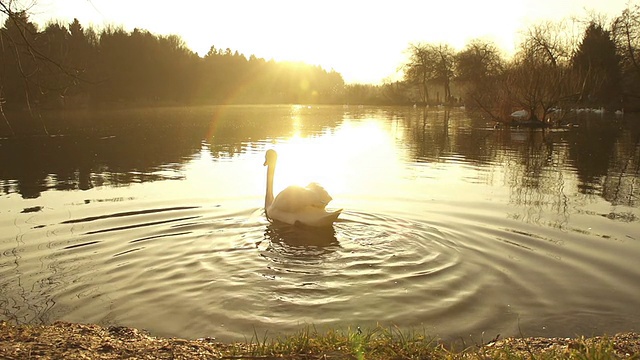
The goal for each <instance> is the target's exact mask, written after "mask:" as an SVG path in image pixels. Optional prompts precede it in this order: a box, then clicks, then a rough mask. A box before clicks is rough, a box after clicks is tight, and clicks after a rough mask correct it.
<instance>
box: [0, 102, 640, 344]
mask: <svg viewBox="0 0 640 360" xmlns="http://www.w3.org/2000/svg"><path fill="white" fill-rule="evenodd" d="M46 119H47V120H46V124H45V125H46V127H47V129H48V131H49V133H50V134H55V135H56V136H30V137H20V138H16V139H9V138H4V139H1V140H0V161H1V164H2V166H1V167H0V233H1V235H0V254H1V256H2V257H1V261H0V289H1V293H0V319H2V320H7V321H10V322H12V323H20V324H25V323H28V324H49V323H52V322H54V321H56V320H65V321H72V322H82V323H97V324H101V325H121V326H130V327H136V328H141V329H146V330H148V331H149V332H150V333H151V334H152V335H157V336H175V337H184V338H199V337H215V338H216V339H219V340H224V341H230V340H243V339H245V338H250V337H251V336H252V335H253V334H254V333H257V334H259V335H262V334H264V333H265V331H268V333H269V334H270V335H275V334H280V333H288V332H293V331H296V330H299V329H301V328H303V327H304V326H306V325H314V326H316V327H318V328H324V327H334V328H342V329H346V328H348V327H350V328H355V327H358V326H359V327H361V328H372V327H375V326H376V324H380V325H382V326H394V325H397V326H398V327H400V328H401V329H407V330H409V329H416V330H420V331H423V330H424V331H425V332H426V333H427V334H430V335H433V336H438V337H440V338H442V339H445V340H446V339H460V338H463V339H466V340H465V341H467V343H473V341H474V340H475V341H476V342H477V343H480V342H481V341H482V339H483V338H484V340H488V339H491V338H494V337H495V336H496V335H498V334H501V336H502V337H506V336H519V335H520V334H522V335H525V336H574V335H587V336H589V335H600V334H613V333H615V332H621V331H639V330H640V328H639V325H640V287H639V286H638V285H639V280H640V266H638V259H640V199H639V196H640V118H638V117H633V116H631V115H625V117H624V118H616V117H615V116H614V115H613V114H610V115H609V114H605V115H600V114H593V113H588V112H581V113H579V114H576V116H575V118H574V119H573V120H572V121H573V124H574V126H572V127H567V128H563V129H554V130H544V131H543V130H527V129H494V128H493V124H492V123H491V122H490V121H488V120H485V119H483V118H482V117H480V116H477V115H473V114H472V113H468V112H467V111H465V110H464V109H459V108H456V109H444V108H430V109H426V110H425V109H421V108H417V109H416V108H413V107H359V106H299V105H298V106H228V107H225V106H219V107H193V108H188V107H185V108H180V107H176V108H156V109H136V110H134V109H129V110H123V109H121V110H118V109H114V110H109V111H106V110H105V111H101V112H88V111H77V112H68V113H60V114H54V115H51V116H50V117H47V118H46ZM70 124H71V125H70ZM267 149H275V150H277V151H278V153H279V160H278V161H279V162H278V168H277V171H276V174H275V190H276V192H278V191H279V190H280V189H283V188H284V187H285V186H287V185H290V184H302V185H306V184H307V183H308V182H310V181H316V182H318V183H320V184H322V185H323V186H324V187H325V188H326V189H327V190H328V191H329V193H330V194H331V195H332V197H333V201H332V202H331V203H330V204H329V207H330V208H336V209H337V208H342V209H344V210H343V213H342V215H341V217H340V221H339V222H338V223H336V224H335V225H334V226H333V228H330V229H323V230H310V229H305V228H300V227H282V226H275V225H273V224H270V223H269V222H268V221H267V219H266V218H265V216H264V213H263V208H262V207H263V204H264V193H265V177H266V168H265V167H263V162H264V153H265V151H266V150H267ZM470 341H471V342H470Z"/></svg>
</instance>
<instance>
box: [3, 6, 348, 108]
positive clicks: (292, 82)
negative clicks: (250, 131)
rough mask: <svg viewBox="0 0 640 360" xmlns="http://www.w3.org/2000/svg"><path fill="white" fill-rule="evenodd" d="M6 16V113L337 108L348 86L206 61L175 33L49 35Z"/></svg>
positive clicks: (315, 76) (326, 75)
mask: <svg viewBox="0 0 640 360" xmlns="http://www.w3.org/2000/svg"><path fill="white" fill-rule="evenodd" d="M4 9H5V11H3V12H4V13H5V14H6V15H9V16H7V19H6V20H5V22H4V25H3V27H2V28H1V29H0V44H1V45H2V46H0V58H1V59H2V65H1V66H0V99H1V101H2V104H3V106H4V107H5V108H12V107H14V108H15V107H18V108H24V107H33V106H38V107H44V108H67V107H82V106H112V105H113V104H114V103H129V104H194V103H196V104H197V103H205V104H229V103H231V104H233V103H335V102H339V101H340V99H339V96H340V95H341V91H342V88H343V87H344V80H343V79H342V76H341V75H340V74H338V73H337V72H335V71H326V70H324V69H323V68H321V67H319V66H312V65H306V64H302V63H290V62H275V61H267V60H265V59H262V58H257V57H256V56H253V55H252V56H250V57H248V58H247V57H246V56H245V55H243V54H240V53H238V52H237V51H232V50H231V49H217V48H215V47H214V46H212V47H211V49H210V50H209V52H208V53H207V54H206V55H205V56H203V57H201V56H198V55H197V54H196V53H194V52H193V51H191V50H190V49H189V48H188V47H187V46H186V45H185V43H184V41H183V40H182V39H181V38H180V37H179V36H176V35H169V36H159V35H155V34H152V33H150V32H149V31H146V30H141V29H134V30H133V31H131V32H129V31H125V30H124V29H122V28H117V27H106V28H105V29H103V30H102V31H100V32H97V31H95V30H94V29H92V28H84V27H83V26H82V25H81V24H80V22H79V21H78V20H77V19H75V20H74V21H73V22H72V23H70V24H68V25H67V24H62V23H59V22H52V23H49V24H48V25H47V26H46V27H45V28H44V29H42V30H39V29H38V27H37V26H36V25H35V24H34V23H32V22H31V21H30V20H29V17H28V14H27V12H26V11H19V12H10V11H8V8H6V7H5V8H4Z"/></svg>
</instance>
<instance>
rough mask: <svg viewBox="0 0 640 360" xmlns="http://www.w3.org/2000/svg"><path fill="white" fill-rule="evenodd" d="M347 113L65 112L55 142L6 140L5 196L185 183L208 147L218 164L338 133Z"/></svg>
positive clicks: (55, 123) (53, 120)
mask: <svg viewBox="0 0 640 360" xmlns="http://www.w3.org/2000/svg"><path fill="white" fill-rule="evenodd" d="M343 115H344V112H343V109H342V108H341V107H330V106H327V107H312V108H310V107H303V106H253V107H252V106H249V107H247V106H238V107H235V106H211V107H193V108H189V107H176V108H147V109H127V110H124V109H121V110H112V111H103V112H89V111H77V112H61V113H54V114H51V115H50V116H47V117H46V118H47V120H45V121H46V126H47V128H48V130H49V133H50V134H60V135H56V136H52V137H49V136H47V137H44V136H36V137H23V138H10V139H3V140H0V164H2V166H1V167H0V194H8V193H20V194H21V195H22V196H23V197H24V198H37V197H39V196H40V194H41V193H42V192H44V191H47V190H52V189H55V190H76V189H79V190H87V189H90V188H92V187H95V186H125V185H128V184H131V183H139V182H147V181H156V180H164V179H175V178H180V177H181V176H182V175H181V170H182V168H183V166H184V164H185V163H186V162H188V161H189V160H191V159H192V158H193V157H194V156H198V154H199V153H200V152H201V150H202V144H203V143H204V144H205V146H206V150H207V151H209V152H210V153H211V154H212V156H213V157H214V158H229V157H234V156H237V155H239V154H242V153H245V152H247V151H251V150H252V148H253V147H254V145H253V144H254V143H255V142H264V141H271V140H273V139H279V138H288V137H291V136H294V135H295V136H301V137H305V136H313V135H314V134H318V133H322V132H323V131H327V129H332V128H335V126H336V125H337V124H339V122H340V121H341V120H342V118H343Z"/></svg>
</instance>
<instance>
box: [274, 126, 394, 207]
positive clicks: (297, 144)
mask: <svg viewBox="0 0 640 360" xmlns="http://www.w3.org/2000/svg"><path fill="white" fill-rule="evenodd" d="M294 121H295V120H294ZM380 126H381V125H380V123H379V122H375V121H358V122H352V121H345V122H344V123H343V124H341V125H340V126H339V127H338V128H337V129H336V130H335V133H328V130H327V133H325V134H323V135H320V136H318V137H310V138H305V137H302V136H300V135H299V133H297V134H296V135H294V136H292V137H291V138H290V139H289V140H288V141H287V142H286V143H282V144H278V146H277V147H276V148H275V149H276V150H277V151H278V154H279V157H278V168H277V170H276V172H277V173H276V180H275V190H276V192H278V191H280V190H282V188H284V187H286V186H289V185H300V186H306V185H307V184H309V183H310V182H317V183H319V184H321V185H322V186H323V187H324V188H325V189H326V190H327V191H328V192H329V193H330V194H334V195H335V194H338V193H343V194H344V193H350V194H353V193H358V192H359V191H362V190H363V188H366V184H362V183H359V182H358V181H359V180H361V179H363V178H370V177H378V178H379V177H384V171H383V169H382V166H383V164H387V163H391V162H392V160H391V159H388V158H389V157H394V156H395V152H394V151H390V150H392V147H393V146H394V145H393V139H392V138H391V136H390V134H389V132H388V131H386V130H385V129H382V128H381V127H380ZM354 139H360V141H358V142H357V143H354V141H353V140H354ZM356 164H357V166H356ZM363 170H365V171H366V172H367V174H362V173H361V172H362V171H363ZM355 171H358V172H359V173H354V172H355ZM336 200H337V198H336ZM332 205H333V203H332Z"/></svg>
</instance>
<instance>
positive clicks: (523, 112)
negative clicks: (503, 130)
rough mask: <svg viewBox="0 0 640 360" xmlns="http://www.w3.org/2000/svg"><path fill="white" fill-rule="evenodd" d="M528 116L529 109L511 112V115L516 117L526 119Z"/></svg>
mask: <svg viewBox="0 0 640 360" xmlns="http://www.w3.org/2000/svg"><path fill="white" fill-rule="evenodd" d="M527 116H529V112H528V111H527V110H518V111H514V112H513V113H511V117H512V118H516V119H524V118H526V117H527Z"/></svg>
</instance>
